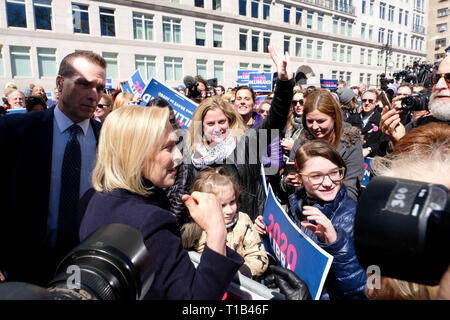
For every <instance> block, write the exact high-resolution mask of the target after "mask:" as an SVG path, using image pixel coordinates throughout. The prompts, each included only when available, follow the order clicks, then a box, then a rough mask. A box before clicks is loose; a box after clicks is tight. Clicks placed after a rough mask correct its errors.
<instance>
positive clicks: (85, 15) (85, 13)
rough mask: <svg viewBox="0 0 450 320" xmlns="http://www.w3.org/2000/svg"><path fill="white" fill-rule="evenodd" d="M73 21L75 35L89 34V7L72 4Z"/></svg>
mask: <svg viewBox="0 0 450 320" xmlns="http://www.w3.org/2000/svg"><path fill="white" fill-rule="evenodd" d="M72 19H73V32H74V33H85V34H88V33H89V7H88V6H86V5H83V4H76V3H72Z"/></svg>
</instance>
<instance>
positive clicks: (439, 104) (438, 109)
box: [429, 92, 450, 121]
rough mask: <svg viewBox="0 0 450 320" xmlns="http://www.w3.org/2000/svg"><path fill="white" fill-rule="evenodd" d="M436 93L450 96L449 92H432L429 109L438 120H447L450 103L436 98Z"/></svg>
mask: <svg viewBox="0 0 450 320" xmlns="http://www.w3.org/2000/svg"><path fill="white" fill-rule="evenodd" d="M437 95H440V96H442V95H447V96H450V92H449V93H448V94H443V93H439V92H434V93H432V94H431V96H430V105H429V109H430V111H431V114H432V115H433V116H434V117H435V118H436V119H439V120H443V121H449V120H450V103H448V101H442V100H436V99H435V98H436V96H437Z"/></svg>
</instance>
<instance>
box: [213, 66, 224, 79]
mask: <svg viewBox="0 0 450 320" xmlns="http://www.w3.org/2000/svg"><path fill="white" fill-rule="evenodd" d="M214 78H217V82H219V83H222V82H223V80H224V77H223V61H214Z"/></svg>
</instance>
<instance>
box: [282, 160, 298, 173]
mask: <svg viewBox="0 0 450 320" xmlns="http://www.w3.org/2000/svg"><path fill="white" fill-rule="evenodd" d="M285 168H286V172H292V171H297V169H296V168H295V162H290V161H288V162H286V165H285Z"/></svg>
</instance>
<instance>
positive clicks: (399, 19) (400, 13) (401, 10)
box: [398, 9, 403, 24]
mask: <svg viewBox="0 0 450 320" xmlns="http://www.w3.org/2000/svg"><path fill="white" fill-rule="evenodd" d="M402 15H403V9H398V23H399V24H402Z"/></svg>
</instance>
